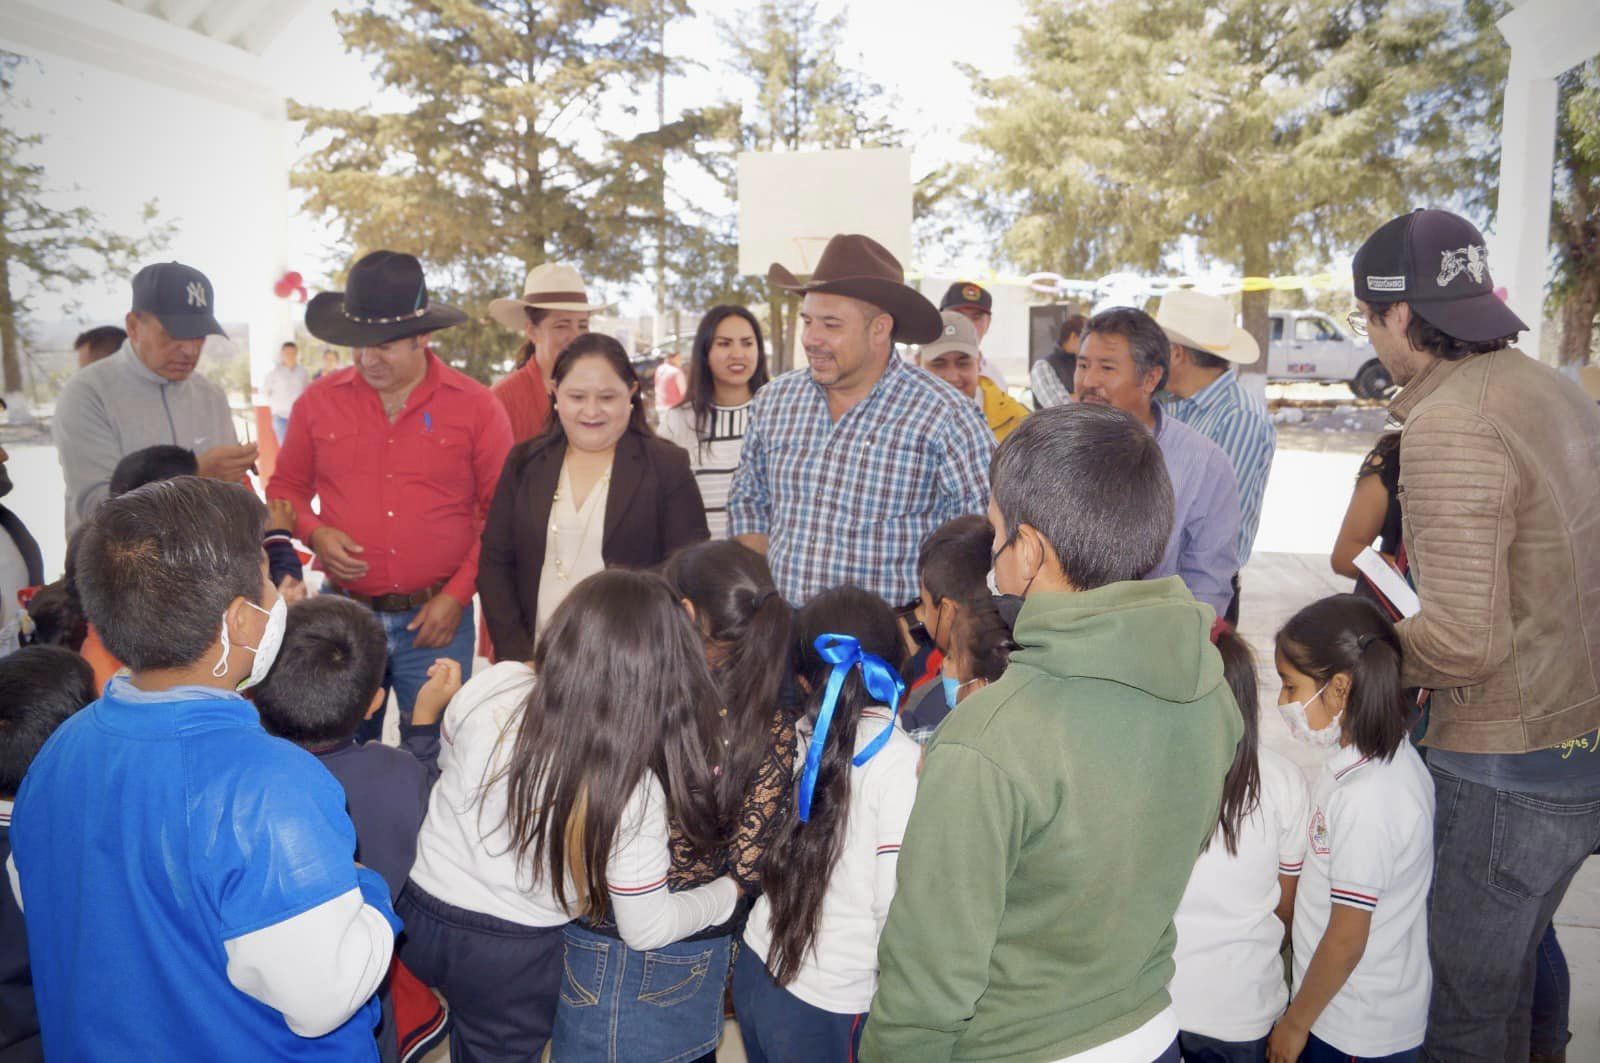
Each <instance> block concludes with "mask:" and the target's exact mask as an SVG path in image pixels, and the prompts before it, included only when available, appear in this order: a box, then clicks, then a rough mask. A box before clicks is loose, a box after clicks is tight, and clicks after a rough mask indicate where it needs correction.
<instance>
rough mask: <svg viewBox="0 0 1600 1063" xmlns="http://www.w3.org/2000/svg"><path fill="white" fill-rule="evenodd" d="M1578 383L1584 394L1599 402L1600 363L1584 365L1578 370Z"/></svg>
mask: <svg viewBox="0 0 1600 1063" xmlns="http://www.w3.org/2000/svg"><path fill="white" fill-rule="evenodd" d="M1578 383H1579V384H1580V385H1581V386H1582V387H1583V390H1584V392H1585V394H1587V395H1588V396H1589V397H1590V398H1591V399H1593V400H1594V401H1596V402H1600V365H1586V366H1584V367H1583V368H1581V369H1579V370H1578Z"/></svg>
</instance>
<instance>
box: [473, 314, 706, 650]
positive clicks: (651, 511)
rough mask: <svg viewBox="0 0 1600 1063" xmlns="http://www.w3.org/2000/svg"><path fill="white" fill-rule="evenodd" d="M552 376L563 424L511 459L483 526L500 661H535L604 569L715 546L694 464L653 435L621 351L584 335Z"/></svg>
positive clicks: (483, 559) (488, 614)
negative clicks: (554, 621)
mask: <svg viewBox="0 0 1600 1063" xmlns="http://www.w3.org/2000/svg"><path fill="white" fill-rule="evenodd" d="M551 375H552V379H553V380H554V382H555V416H554V417H552V418H551V419H550V427H549V428H548V429H547V430H546V432H545V433H544V434H543V435H541V436H538V437H536V438H534V439H530V440H527V441H526V442H523V443H519V444H518V445H517V446H516V447H514V448H513V449H512V451H511V454H510V455H509V456H508V457H507V458H506V465H505V470H504V471H503V472H502V473H501V474H500V485H499V487H498V488H496V490H495V496H494V501H493V502H492V503H491V504H490V506H489V516H488V518H487V519H486V520H485V522H484V527H483V550H482V553H481V556H480V557H479V561H478V594H479V596H480V598H481V599H482V601H483V613H484V617H485V619H486V620H487V621H488V625H489V636H490V638H491V640H492V641H493V643H494V651H495V656H496V657H497V658H498V659H500V660H517V661H526V660H530V659H531V658H532V657H533V642H534V639H535V638H536V637H537V634H538V626H539V621H540V618H541V617H548V616H549V614H550V612H551V611H553V609H554V608H555V605H556V604H557V603H558V602H559V601H560V600H561V599H562V598H564V597H565V596H566V593H567V591H569V590H570V589H571V587H572V586H574V585H576V584H577V583H578V582H580V581H581V580H582V579H584V578H585V577H587V576H589V575H592V574H593V573H594V572H595V571H598V570H599V569H600V568H609V567H613V566H618V565H620V566H623V567H627V568H648V567H651V566H654V565H658V564H660V563H661V562H662V561H665V560H666V558H667V555H669V554H671V553H672V552H673V551H675V550H677V549H678V548H679V547H681V546H685V545H687V544H689V543H693V542H698V541H700V540H702V539H707V538H709V537H710V533H709V532H708V531H707V530H706V515H705V506H704V504H703V503H702V502H701V500H700V489H699V488H698V487H697V486H696V485H695V479H694V472H693V471H692V470H691V469H690V467H689V455H688V454H687V453H685V452H684V450H683V449H682V448H681V447H678V446H675V445H673V444H672V443H669V442H667V441H666V440H664V439H659V438H657V437H656V436H655V434H654V433H652V432H651V431H650V426H649V422H648V421H647V420H646V419H645V413H644V400H643V397H642V395H641V394H640V389H639V380H638V377H637V376H636V375H635V373H634V371H633V366H632V364H630V363H629V361H628V356H627V353H626V352H625V351H624V350H623V349H622V345H621V344H619V343H618V342H617V341H616V340H614V339H612V338H611V337H609V336H603V335H600V334H598V333H586V334H584V335H582V336H579V337H578V338H577V339H575V340H573V341H572V343H571V344H570V345H568V347H567V349H566V350H564V351H563V352H562V353H561V355H560V357H558V358H557V359H556V364H555V370H554V372H553V373H552V374H551Z"/></svg>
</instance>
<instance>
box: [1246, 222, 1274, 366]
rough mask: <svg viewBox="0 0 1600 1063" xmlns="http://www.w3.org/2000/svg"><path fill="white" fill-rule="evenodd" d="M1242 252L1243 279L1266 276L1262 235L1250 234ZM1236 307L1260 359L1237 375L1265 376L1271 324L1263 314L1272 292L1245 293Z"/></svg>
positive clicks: (1266, 257) (1267, 258)
mask: <svg viewBox="0 0 1600 1063" xmlns="http://www.w3.org/2000/svg"><path fill="white" fill-rule="evenodd" d="M1243 251H1244V275H1245V276H1246V277H1265V276H1267V275H1268V270H1269V268H1270V260H1269V256H1268V252H1267V239H1266V236H1265V235H1258V234H1257V233H1251V234H1250V235H1249V236H1247V237H1245V241H1244V247H1243ZM1240 304H1241V310H1242V318H1243V323H1244V330H1245V331H1246V332H1248V333H1250V335H1252V336H1254V337H1255V338H1256V343H1257V344H1258V345H1259V346H1260V347H1261V357H1260V358H1258V359H1256V361H1255V362H1254V363H1252V364H1250V365H1242V366H1240V367H1239V372H1241V373H1257V374H1260V375H1261V376H1262V377H1265V376H1266V375H1267V344H1268V343H1270V342H1271V340H1272V321H1271V319H1270V318H1268V316H1267V311H1268V310H1269V309H1270V308H1271V306H1272V292H1271V290H1270V289H1267V290H1263V291H1259V292H1245V293H1244V294H1243V296H1242V297H1241V298H1240ZM1258 394H1259V393H1258Z"/></svg>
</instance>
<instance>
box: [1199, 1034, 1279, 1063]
mask: <svg viewBox="0 0 1600 1063" xmlns="http://www.w3.org/2000/svg"><path fill="white" fill-rule="evenodd" d="M1178 1051H1179V1052H1180V1053H1182V1055H1183V1063H1267V1039H1266V1038H1265V1037H1263V1038H1261V1040H1259V1041H1219V1040H1217V1039H1216V1038H1215V1037H1207V1036H1205V1035H1204V1034H1198V1033H1187V1032H1185V1033H1180V1034H1178Z"/></svg>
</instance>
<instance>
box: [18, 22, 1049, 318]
mask: <svg viewBox="0 0 1600 1063" xmlns="http://www.w3.org/2000/svg"><path fill="white" fill-rule="evenodd" d="M350 2H351V0H342V3H341V2H340V0H332V2H330V0H311V2H310V3H308V4H307V5H306V6H305V8H304V9H303V10H302V11H301V12H300V13H299V14H298V15H297V16H296V17H295V18H294V20H293V21H292V22H291V23H290V24H289V25H288V26H287V27H286V28H285V29H284V30H283V32H282V33H281V34H280V35H279V36H278V38H277V39H276V40H275V41H274V43H273V45H272V47H271V48H270V49H269V50H268V51H267V53H266V54H265V56H264V57H263V59H264V66H265V70H266V73H267V77H268V80H269V83H270V84H271V85H272V86H273V87H274V88H275V89H276V90H277V91H280V92H282V93H283V94H284V95H285V96H286V97H290V98H293V99H296V100H299V101H301V102H304V103H308V104H317V105H323V106H334V107H356V106H361V105H364V104H366V103H369V102H371V101H373V100H374V99H375V98H376V97H377V96H378V88H377V86H376V84H375V82H374V80H373V79H372V78H371V76H370V74H369V72H368V70H367V69H366V67H365V65H364V62H363V60H362V59H361V58H360V57H358V56H354V55H350V54H347V53H346V52H345V51H344V47H343V44H342V42H341V40H340V38H339V35H338V32H337V29H336V27H335V25H334V22H333V17H332V12H333V11H334V10H335V9H336V8H337V7H340V6H348V5H349V4H350ZM747 6H748V5H741V4H740V3H737V2H733V0H699V2H697V3H695V4H694V8H695V14H694V17H693V18H691V19H686V20H682V21H680V22H678V23H676V24H673V25H672V26H670V27H669V29H668V36H667V48H668V50H669V52H671V53H673V54H675V55H679V56H682V57H684V58H686V59H689V60H692V62H691V64H690V66H689V69H688V70H687V71H686V72H685V74H684V75H683V76H682V77H679V78H676V79H673V80H672V81H670V82H669V84H668V89H667V110H668V114H669V120H670V117H671V114H672V113H673V112H675V111H677V110H680V109H682V108H687V107H692V106H696V105H699V104H703V103H710V102H713V101H715V100H717V99H719V98H720V97H721V96H722V95H723V93H724V88H723V86H724V84H725V83H726V71H725V70H724V68H723V65H722V62H723V61H722V58H721V53H722V52H723V51H724V50H725V46H724V45H723V44H722V43H721V40H720V36H719V32H718V29H717V23H718V20H719V19H720V20H725V21H729V22H733V23H735V24H737V22H738V20H739V18H740V14H741V10H742V9H744V8H746V7H747ZM822 6H823V10H824V11H837V10H840V9H843V10H845V12H846V18H847V22H846V31H845V41H844V48H843V50H842V54H841V56H840V58H841V59H842V60H843V61H844V62H845V63H846V64H847V65H850V66H854V67H857V68H860V69H863V70H865V71H867V72H868V73H869V74H870V75H871V76H873V77H874V78H876V79H877V80H878V81H879V82H880V83H881V84H883V85H884V86H885V87H886V88H887V89H888V90H889V92H890V94H891V95H892V97H893V98H894V99H895V100H896V101H897V108H896V111H895V112H894V117H895V119H896V120H897V122H898V123H899V124H900V125H902V126H903V127H904V128H906V129H907V130H908V131H909V132H910V134H911V135H910V137H909V138H908V139H909V142H910V143H911V145H912V171H913V174H914V175H917V176H920V175H922V174H924V173H926V172H928V171H929V170H932V169H933V168H934V167H936V166H937V165H939V164H941V163H943V162H947V161H954V160H957V159H961V158H967V157H970V155H971V153H972V150H973V149H972V148H971V147H970V146H969V145H966V144H965V143H964V142H963V140H962V134H963V132H964V130H965V129H967V128H968V127H969V126H970V124H971V123H972V120H973V117H974V114H975V107H976V100H975V98H974V95H973V93H972V90H971V86H970V84H969V82H968V80H967V78H966V77H965V76H964V75H963V74H961V73H960V71H959V70H958V69H957V66H956V64H957V63H967V64H971V65H972V66H974V67H976V68H977V69H978V70H979V71H981V72H983V73H985V74H989V75H998V74H1004V73H1006V72H1007V70H1008V68H1009V66H1010V64H1011V63H1012V61H1013V56H1014V49H1015V44H1016V39H1017V30H1018V26H1019V24H1020V22H1021V19H1022V17H1023V0H989V2H988V3H985V4H984V5H983V6H982V17H981V19H975V18H974V15H973V5H972V4H971V3H970V2H967V0H856V2H854V3H845V2H844V0H823V5H822ZM32 58H33V59H34V61H33V62H30V63H29V64H27V65H25V66H24V68H23V69H22V70H21V71H20V72H19V74H18V77H17V82H16V92H15V95H14V98H13V99H12V100H11V101H8V105H9V106H8V115H7V120H8V121H11V122H14V123H15V124H16V125H17V126H18V127H19V128H20V129H21V130H22V131H24V132H36V133H39V134H41V135H43V136H44V138H45V140H44V143H43V144H42V145H41V146H40V147H39V148H38V149H37V150H36V151H35V153H34V155H33V158H34V160H35V161H37V162H39V163H41V164H42V165H43V166H44V168H45V173H46V179H47V181H48V183H49V185H50V187H51V193H50V197H51V202H53V203H54V204H55V205H58V206H74V205H79V204H82V205H87V206H89V207H90V208H92V209H93V210H95V211H96V212H97V213H98V214H100V216H101V217H102V218H103V219H104V220H105V221H106V223H107V224H108V225H109V226H111V227H112V228H114V229H117V230H119V231H123V232H131V231H135V230H137V228H138V227H139V225H140V210H141V208H142V206H143V204H144V203H146V202H147V201H149V200H151V199H155V200H157V201H158V207H159V209H160V212H161V216H162V217H163V218H165V219H168V220H171V221H173V222H175V223H176V225H177V235H176V237H175V238H174V239H173V241H172V242H171V243H170V244H169V246H168V248H167V251H166V252H165V253H164V255H163V256H162V257H168V258H179V259H182V260H184V261H187V262H191V263H193V264H194V265H196V266H198V267H200V268H201V269H202V270H204V271H205V272H206V273H207V274H208V275H210V276H211V278H212V280H213V282H214V283H215V286H216V290H217V301H218V313H219V316H221V317H222V318H223V319H224V320H227V319H230V318H237V319H242V318H243V317H244V316H245V314H246V307H245V306H244V305H243V304H244V302H245V300H243V299H241V298H239V297H238V296H237V294H236V295H235V297H234V298H232V299H230V297H229V293H230V292H234V293H238V292H239V291H240V290H241V288H242V287H243V286H244V285H245V284H246V283H247V282H246V279H245V278H246V277H247V276H248V274H249V270H248V268H247V267H246V266H245V265H244V264H243V259H244V252H245V251H246V250H247V246H246V245H247V243H248V241H249V240H250V239H251V237H252V232H253V226H252V220H256V221H259V219H255V215H254V214H253V213H252V211H253V210H254V209H255V204H256V202H257V200H258V199H259V196H260V192H259V185H260V181H261V175H260V174H258V173H254V172H252V170H253V168H258V167H259V166H260V165H261V163H260V154H261V153H260V151H259V147H260V144H259V142H258V139H257V138H259V137H260V136H262V124H261V123H260V122H258V121H256V120H254V119H252V118H249V117H248V116H244V115H242V114H241V113H240V112H238V111H235V110H234V109H233V108H232V107H230V106H228V105H227V104H224V103H219V102H216V101H214V100H208V99H202V98H200V97H198V96H195V95H190V94H186V93H181V92H178V91H175V90H172V89H168V88H164V87H160V86H155V85H151V84H149V83H146V82H142V81H138V80H135V79H132V78H129V77H127V76H124V75H121V74H116V73H111V72H107V71H104V70H99V69H95V68H92V67H89V66H86V65H83V64H80V63H76V62H73V61H70V60H67V59H63V58H59V57H55V56H48V55H45V56H37V57H32ZM652 95H653V93H652ZM289 150H290V154H291V156H292V155H293V154H294V153H295V152H297V151H298V150H299V148H298V145H297V144H296V145H295V146H292V147H291V148H290V149H289ZM685 192H686V194H688V195H690V196H692V197H694V198H696V199H701V198H702V193H701V190H697V189H693V188H686V189H685ZM293 202H294V201H293V200H291V203H293ZM720 206H722V207H723V208H724V209H728V210H730V211H731V210H732V209H733V208H732V206H731V205H726V204H723V205H720ZM287 247H288V263H289V268H291V269H295V270H298V271H300V272H301V273H303V274H304V275H305V276H306V278H307V280H308V282H309V284H310V286H311V288H312V290H313V291H315V290H317V288H318V287H319V286H320V285H321V284H322V282H324V281H325V280H326V278H327V277H328V275H329V273H330V271H331V270H332V269H335V268H337V267H338V266H340V265H342V263H343V259H344V256H345V254H346V253H347V252H348V249H346V248H343V247H340V246H338V243H337V240H336V238H335V234H333V233H331V232H330V231H329V230H328V228H327V227H326V226H325V225H323V224H322V223H321V222H320V221H319V220H318V219H315V218H311V217H308V216H306V215H304V214H302V213H299V212H298V211H292V212H291V216H290V217H289V219H288V220H287ZM33 294H34V295H35V307H34V315H33V316H34V320H36V321H53V320H57V319H60V318H62V317H64V316H65V315H66V313H67V312H68V310H69V303H68V299H67V298H65V297H57V296H53V295H50V294H47V293H33ZM71 299H72V300H74V301H76V302H77V303H78V304H79V307H80V309H81V312H80V313H78V314H76V315H74V317H75V318H76V319H78V320H116V319H118V318H120V316H121V314H122V311H123V310H125V309H126V306H127V287H126V280H125V279H124V278H107V281H106V283H105V284H103V285H100V286H98V287H91V288H89V289H85V290H82V291H77V292H73V293H71ZM647 303H648V288H647V287H646V286H645V285H643V284H641V285H639V286H637V287H636V288H635V289H632V290H630V291H629V292H627V293H624V295H623V309H624V310H630V311H633V312H643V311H645V310H647V309H648V307H647V305H646V304H647Z"/></svg>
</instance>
